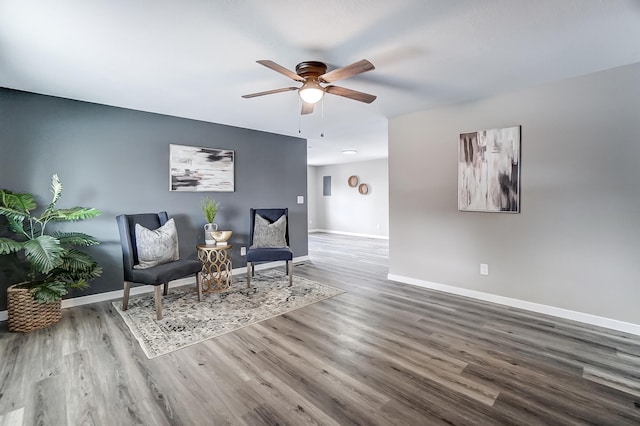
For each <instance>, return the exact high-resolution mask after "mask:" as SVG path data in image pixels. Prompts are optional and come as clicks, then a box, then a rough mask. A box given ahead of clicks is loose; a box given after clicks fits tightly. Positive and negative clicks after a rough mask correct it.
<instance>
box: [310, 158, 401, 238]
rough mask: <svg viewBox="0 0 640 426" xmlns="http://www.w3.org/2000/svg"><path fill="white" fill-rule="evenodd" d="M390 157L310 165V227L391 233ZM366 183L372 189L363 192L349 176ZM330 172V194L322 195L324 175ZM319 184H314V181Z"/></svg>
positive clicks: (372, 233)
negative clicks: (366, 192)
mask: <svg viewBox="0 0 640 426" xmlns="http://www.w3.org/2000/svg"><path fill="white" fill-rule="evenodd" d="M388 170H389V169H388V163H387V159H386V158H385V159H381V160H371V161H359V162H353V163H345V164H334V165H327V166H309V175H310V176H313V177H310V178H309V182H310V186H309V189H308V191H309V197H310V198H313V200H314V202H313V211H312V210H311V204H310V205H309V209H310V213H309V217H310V218H311V221H312V223H311V224H310V225H309V227H310V228H311V229H314V230H315V229H317V230H325V231H334V232H342V233H348V234H358V235H363V236H373V237H388V236H389V172H388ZM352 175H355V176H357V177H358V180H359V182H358V184H360V183H366V184H367V186H368V187H369V193H368V194H367V195H362V194H360V193H359V192H358V187H355V188H352V187H350V186H349V185H348V183H347V181H348V179H349V176H352ZM323 176H331V195H330V196H323V195H322V178H323ZM314 184H315V185H316V186H315V187H314V186H312V185H314Z"/></svg>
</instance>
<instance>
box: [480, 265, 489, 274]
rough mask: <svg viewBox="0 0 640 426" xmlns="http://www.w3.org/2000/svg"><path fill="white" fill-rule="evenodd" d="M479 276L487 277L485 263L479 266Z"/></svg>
mask: <svg viewBox="0 0 640 426" xmlns="http://www.w3.org/2000/svg"><path fill="white" fill-rule="evenodd" d="M480 275H489V265H488V264H487V263H481V264H480Z"/></svg>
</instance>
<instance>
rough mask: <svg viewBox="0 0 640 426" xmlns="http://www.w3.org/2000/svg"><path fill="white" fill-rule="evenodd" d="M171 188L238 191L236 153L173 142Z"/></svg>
mask: <svg viewBox="0 0 640 426" xmlns="http://www.w3.org/2000/svg"><path fill="white" fill-rule="evenodd" d="M169 169H170V173H169V174H170V180H171V181H170V187H169V188H170V190H171V191H210V192H233V191H234V173H235V172H234V152H233V151H231V150H228V149H215V148H200V147H195V146H185V145H173V144H170V145H169Z"/></svg>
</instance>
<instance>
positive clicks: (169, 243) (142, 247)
mask: <svg viewBox="0 0 640 426" xmlns="http://www.w3.org/2000/svg"><path fill="white" fill-rule="evenodd" d="M136 247H137V249H138V261H139V262H140V263H139V264H137V265H133V268H134V269H147V268H151V267H152V266H157V265H161V264H163V263H167V262H173V261H174V260H178V259H179V256H178V232H177V231H176V224H175V222H174V221H173V218H171V219H169V220H168V221H167V223H165V224H164V225H162V226H161V227H160V228H158V229H155V230H153V231H151V230H149V229H147V228H145V227H144V226H142V225H140V224H138V223H136Z"/></svg>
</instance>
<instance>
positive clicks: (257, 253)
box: [246, 208, 293, 287]
mask: <svg viewBox="0 0 640 426" xmlns="http://www.w3.org/2000/svg"><path fill="white" fill-rule="evenodd" d="M256 215H260V216H261V217H263V218H264V219H266V220H267V221H268V222H270V223H271V224H273V223H274V222H276V221H277V220H278V219H280V218H281V217H282V216H283V215H284V216H285V218H286V229H285V233H284V244H282V246H281V247H254V248H252V246H253V245H254V230H255V229H254V228H255V222H256ZM246 258H247V287H251V277H252V276H253V275H254V265H255V264H256V263H260V262H276V261H285V262H286V271H287V275H289V286H291V285H292V284H293V268H292V264H293V251H291V247H290V244H289V209H287V208H284V209H250V212H249V247H248V248H247V254H246Z"/></svg>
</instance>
